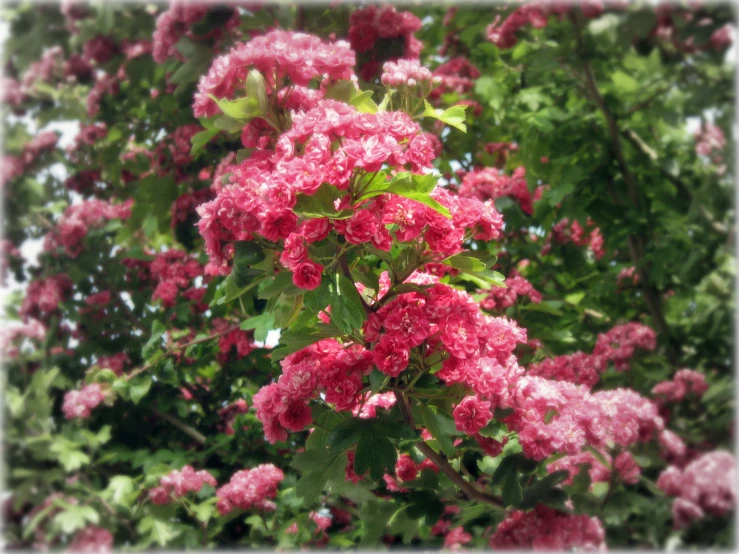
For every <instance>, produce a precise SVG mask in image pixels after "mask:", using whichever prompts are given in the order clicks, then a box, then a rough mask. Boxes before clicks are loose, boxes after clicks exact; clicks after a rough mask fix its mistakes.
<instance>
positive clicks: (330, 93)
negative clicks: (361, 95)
mask: <svg viewBox="0 0 739 554" xmlns="http://www.w3.org/2000/svg"><path fill="white" fill-rule="evenodd" d="M356 95H357V86H356V85H355V84H354V83H352V82H351V81H347V80H346V79H342V80H340V81H336V82H335V83H334V84H333V85H331V86H330V87H328V88H327V89H326V92H325V94H324V95H323V97H324V98H325V99H327V100H338V101H339V102H344V103H345V104H349V102H350V101H351V99H352V98H354V97H355V96H356Z"/></svg>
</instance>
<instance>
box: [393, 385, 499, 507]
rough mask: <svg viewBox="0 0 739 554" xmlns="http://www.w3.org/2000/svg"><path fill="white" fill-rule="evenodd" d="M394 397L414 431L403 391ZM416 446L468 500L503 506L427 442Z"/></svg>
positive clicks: (495, 497) (414, 427)
mask: <svg viewBox="0 0 739 554" xmlns="http://www.w3.org/2000/svg"><path fill="white" fill-rule="evenodd" d="M394 392H395V399H396V400H397V402H398V407H399V408H400V413H401V414H403V419H404V420H405V422H406V423H407V424H408V425H410V426H411V428H412V429H413V430H414V431H415V430H416V425H415V423H414V422H413V414H412V413H411V409H410V406H409V405H408V402H407V400H406V398H405V396H403V393H402V392H400V391H398V390H395V391H394ZM416 447H417V448H418V449H419V450H420V451H421V453H422V454H423V455H424V456H426V457H427V458H428V459H429V460H431V461H432V462H434V463H435V464H436V466H437V467H438V468H439V469H440V470H441V471H443V472H444V474H445V475H446V476H447V477H449V479H450V480H451V481H452V483H454V484H455V485H457V487H459V489H460V490H461V491H462V492H463V493H464V494H465V495H466V496H467V497H468V498H469V499H470V500H477V501H478V502H484V503H486V504H491V505H493V506H497V507H503V502H502V501H501V499H500V498H498V497H497V496H495V495H492V494H490V493H487V492H485V491H483V490H480V489H478V488H477V487H476V486H475V485H474V484H472V483H470V482H469V481H466V480H465V478H464V477H462V476H461V475H460V474H459V473H458V472H457V471H456V470H455V469H454V468H453V467H452V466H451V464H450V463H449V462H448V461H447V459H446V456H444V455H443V454H441V453H437V452H435V451H434V450H433V449H432V448H431V447H430V446H429V445H428V444H426V443H425V442H424V441H421V442H419V443H417V444H416Z"/></svg>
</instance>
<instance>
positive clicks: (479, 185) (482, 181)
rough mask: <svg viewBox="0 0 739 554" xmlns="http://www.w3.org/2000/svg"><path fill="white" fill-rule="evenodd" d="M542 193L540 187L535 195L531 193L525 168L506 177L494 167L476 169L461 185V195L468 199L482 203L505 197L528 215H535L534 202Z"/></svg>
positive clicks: (467, 175)
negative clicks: (475, 199) (510, 199)
mask: <svg viewBox="0 0 739 554" xmlns="http://www.w3.org/2000/svg"><path fill="white" fill-rule="evenodd" d="M542 191H543V189H542V188H541V187H538V188H537V189H536V191H534V194H533V195H532V194H531V192H529V188H528V185H527V184H526V169H525V168H523V167H519V168H517V169H516V170H515V171H514V172H513V174H512V175H505V174H504V173H503V172H502V171H500V170H499V169H496V168H494V167H484V168H482V169H476V170H473V171H470V172H468V173H466V174H465V175H464V177H463V178H462V182H461V184H460V185H459V195H460V196H464V197H466V198H473V197H474V198H479V199H480V200H482V201H486V200H491V199H492V200H494V199H496V198H501V197H503V196H508V197H510V198H513V199H514V200H516V202H518V204H519V206H521V210H522V211H523V212H524V213H525V214H527V215H531V214H532V213H534V202H535V201H536V200H538V199H539V198H540V197H541V194H542Z"/></svg>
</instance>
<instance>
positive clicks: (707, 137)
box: [695, 123, 726, 173]
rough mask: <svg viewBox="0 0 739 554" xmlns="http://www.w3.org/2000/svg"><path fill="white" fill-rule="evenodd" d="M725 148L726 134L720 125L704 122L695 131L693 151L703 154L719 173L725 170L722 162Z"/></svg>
mask: <svg viewBox="0 0 739 554" xmlns="http://www.w3.org/2000/svg"><path fill="white" fill-rule="evenodd" d="M725 149H726V136H725V135H724V132H723V131H722V130H721V127H719V126H718V125H714V124H713V123H706V124H705V125H703V127H701V128H700V129H699V130H698V131H696V133H695V151H696V153H697V154H699V155H701V156H704V157H705V158H707V159H708V160H710V162H711V163H712V164H713V165H714V166H716V168H717V170H718V171H719V173H723V172H724V171H726V166H725V165H723V163H724V150H725Z"/></svg>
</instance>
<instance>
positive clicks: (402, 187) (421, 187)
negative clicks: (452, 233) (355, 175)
mask: <svg viewBox="0 0 739 554" xmlns="http://www.w3.org/2000/svg"><path fill="white" fill-rule="evenodd" d="M437 180H438V176H435V175H415V174H412V173H409V172H407V171H404V172H401V173H398V174H397V175H395V176H394V177H393V178H392V179H391V180H390V181H389V182H388V181H385V180H384V179H381V178H380V179H376V180H373V181H372V183H371V185H370V186H368V187H367V188H366V189H365V190H364V192H363V193H362V196H361V198H360V200H366V199H368V198H373V197H375V196H379V195H380V194H385V193H393V194H397V195H398V196H402V197H404V198H408V199H410V200H415V201H416V202H420V203H421V204H424V205H425V206H428V207H429V208H431V209H433V210H435V211H437V212H439V213H440V214H441V215H443V216H444V217H447V218H451V217H452V215H451V213H450V212H449V210H448V209H447V208H446V207H445V206H443V205H441V204H439V202H437V201H436V200H434V199H433V198H431V196H429V193H430V192H432V191H433V190H434V189H435V188H436V183H437Z"/></svg>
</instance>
